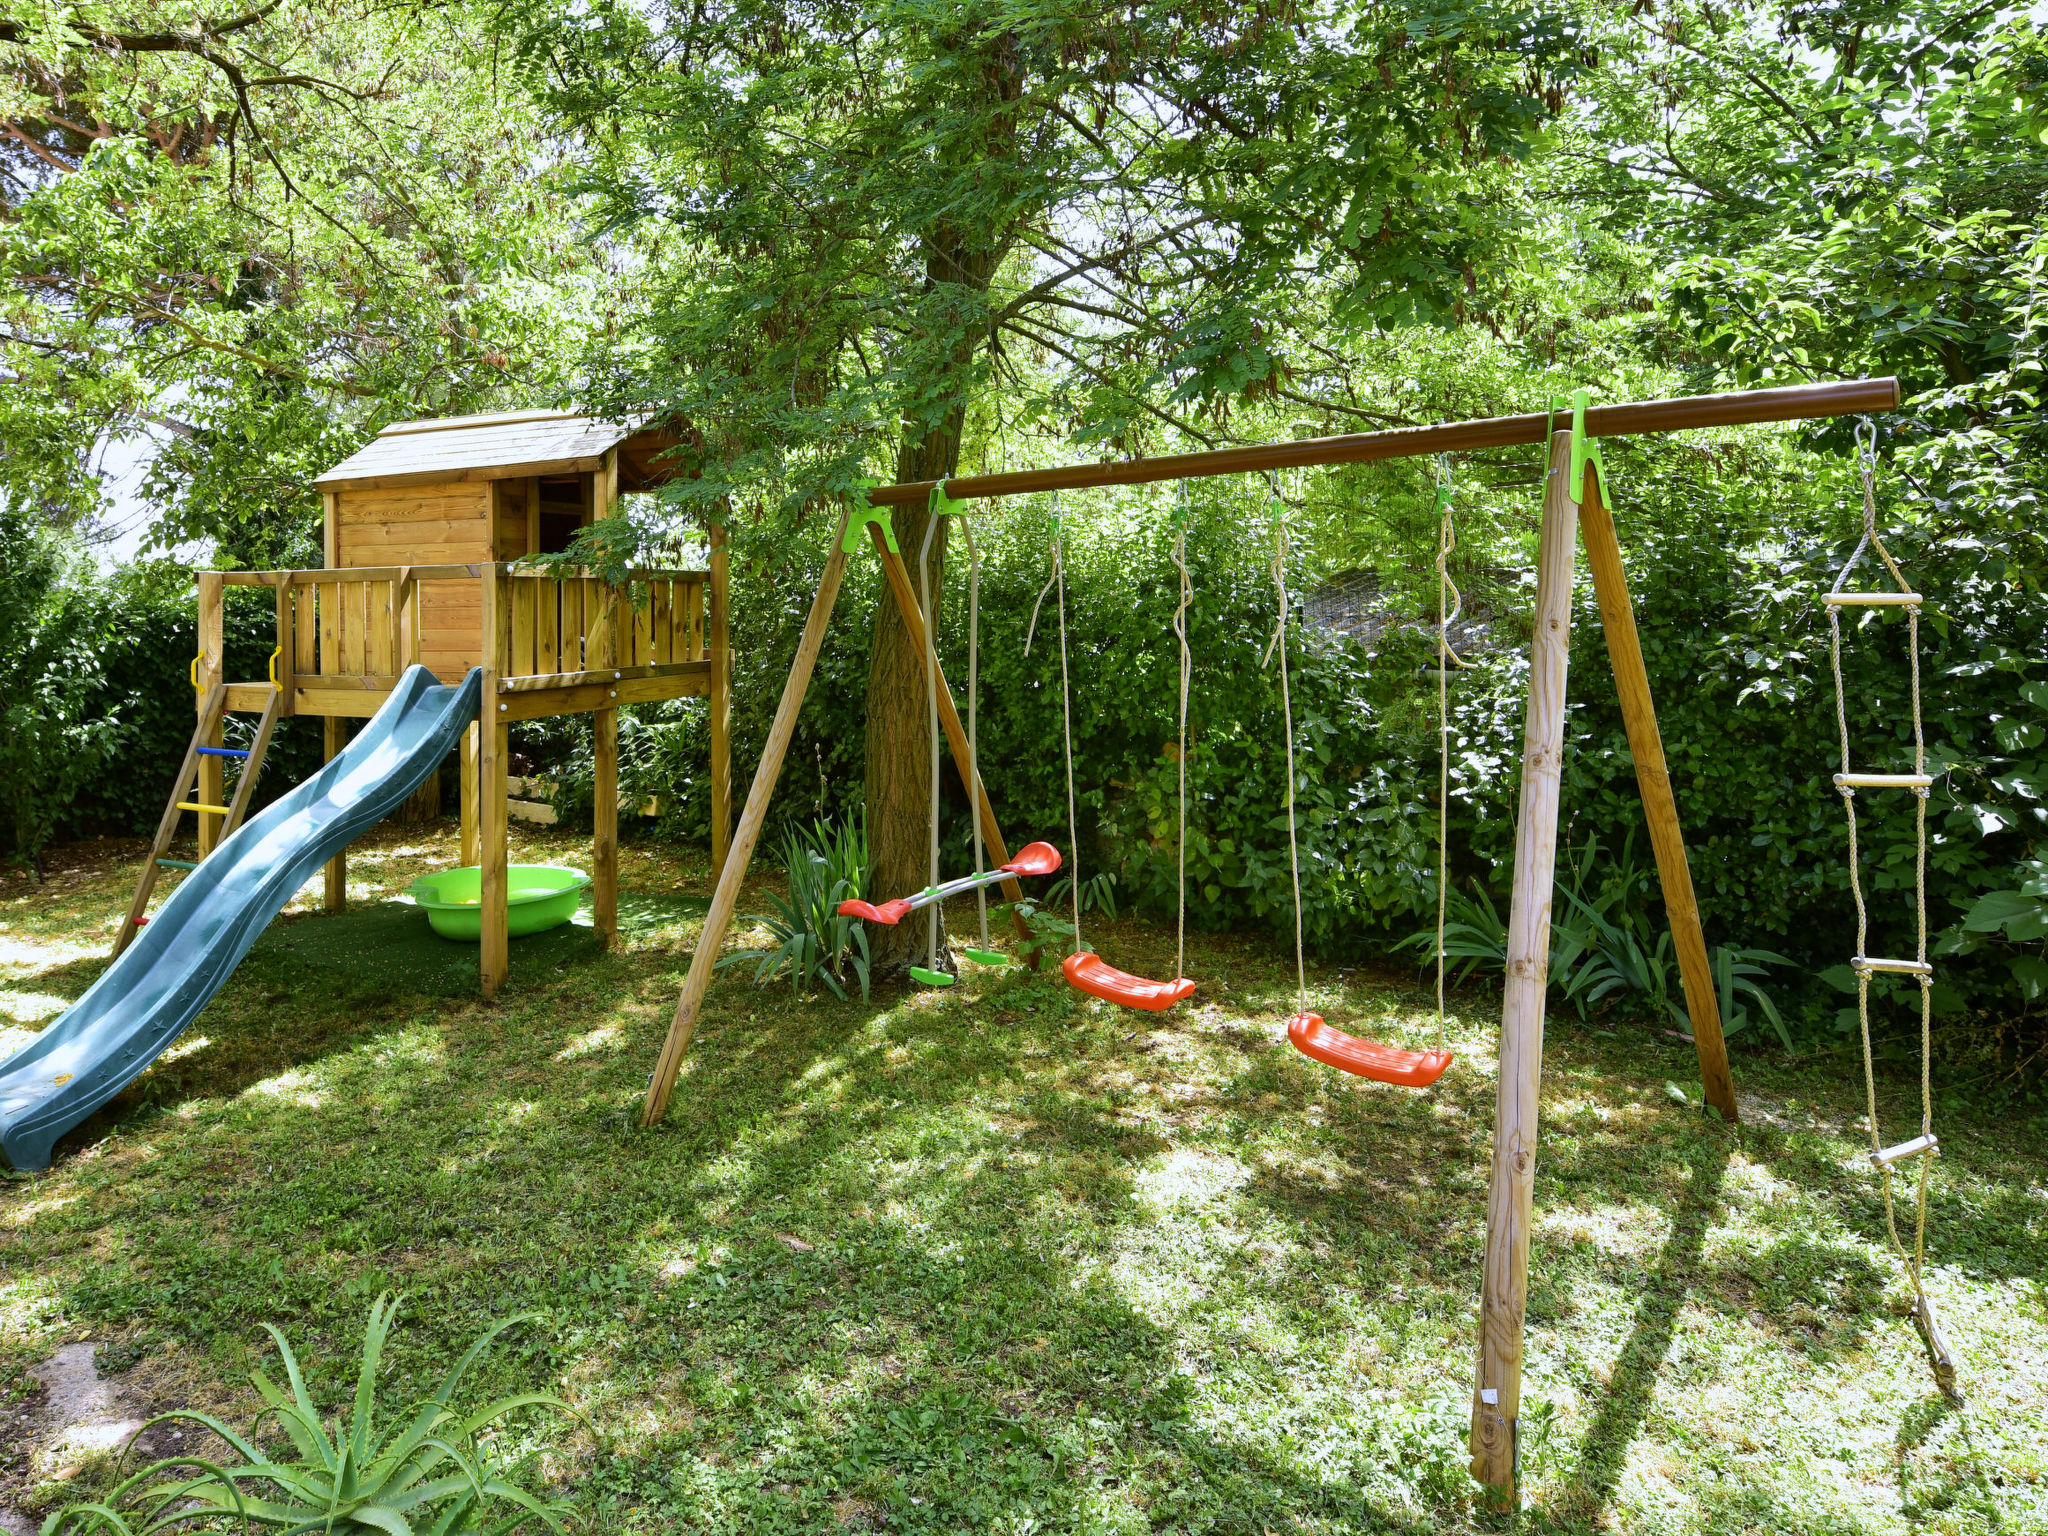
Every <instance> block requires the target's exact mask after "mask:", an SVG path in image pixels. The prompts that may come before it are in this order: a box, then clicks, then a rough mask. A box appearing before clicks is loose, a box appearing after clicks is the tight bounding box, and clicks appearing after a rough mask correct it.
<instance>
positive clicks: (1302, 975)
mask: <svg viewBox="0 0 2048 1536" xmlns="http://www.w3.org/2000/svg"><path fill="white" fill-rule="evenodd" d="M1270 506H1271V508H1272V510H1273V514H1274V516H1273V586H1274V588H1275V590H1277V591H1278V592H1279V594H1280V622H1279V623H1278V624H1276V625H1274V626H1273V638H1272V641H1271V642H1270V643H1269V644H1268V645H1267V646H1266V658H1265V661H1263V662H1262V663H1261V665H1262V666H1270V665H1271V664H1272V661H1273V652H1274V651H1275V650H1276V649H1277V650H1278V651H1279V652H1280V715H1281V719H1282V721H1283V722H1284V729H1285V730H1286V733H1287V873H1288V876H1289V878H1290V879H1291V880H1292V881H1293V883H1294V992H1295V1011H1296V1012H1297V1013H1307V1012H1308V962H1307V961H1306V959H1305V958H1304V956H1303V952H1302V942H1301V845H1300V842H1299V840H1298V838H1297V836H1296V832H1295V818H1294V699H1293V696H1292V695H1291V694H1290V692H1289V691H1288V684H1287V608H1288V602H1287V516H1286V511H1285V508H1284V507H1283V505H1282V503H1281V500H1280V497H1279V495H1278V494H1277V493H1275V495H1274V496H1273V498H1272V501H1271V503H1270Z"/></svg>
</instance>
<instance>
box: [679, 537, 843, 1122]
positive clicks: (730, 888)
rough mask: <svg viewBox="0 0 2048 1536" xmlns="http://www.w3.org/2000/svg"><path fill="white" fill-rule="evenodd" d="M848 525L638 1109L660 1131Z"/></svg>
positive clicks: (819, 633) (814, 605)
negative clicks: (645, 1094) (659, 1053)
mask: <svg viewBox="0 0 2048 1536" xmlns="http://www.w3.org/2000/svg"><path fill="white" fill-rule="evenodd" d="M845 537H846V518H845V516H844V515H842V516H841V517H840V519H839V526H838V531H837V532H835V533H834V534H833V535H832V551H831V554H830V556H829V557H828V558H827V559H826V561H825V574H824V575H823V576H822V577H820V578H819V581H818V595H817V596H816V597H814V598H812V599H811V616H810V617H809V618H808V619H806V620H805V621H804V633H803V638H802V639H801V640H799V641H798V642H797V647H796V658H795V660H793V661H792V662H791V663H790V667H789V677H788V678H787V679H786V680H785V681H784V682H783V685H782V700H781V702H780V703H779V704H777V705H776V706H775V720H774V723H773V724H772V725H770V726H769V727H768V744H767V745H766V746H765V747H764V748H763V749H762V751H761V765H760V767H758V768H756V769H755V770H754V782H753V785H752V786H751V787H750V788H749V789H748V790H747V804H746V808H745V809H744V810H742V811H741V812H740V824H739V826H738V828H737V829H736V830H735V831H734V833H733V840H732V847H731V848H730V849H729V850H727V852H726V856H725V862H724V864H722V865H721V866H720V867H719V871H718V884H717V886H716V888H715V889H713V891H712V893H711V910H710V911H709V912H707V913H705V914H704V929H703V931H702V932H701V933H699V934H698V935H697V948H696V949H695V951H693V952H692V953H691V955H690V973H689V975H688V976H686V977H685V978H684V979H683V995H682V996H681V997H679V998H678V999H676V1013H675V1017H674V1018H673V1019H672V1020H670V1022H669V1026H668V1038H667V1039H665V1040H663V1041H662V1044H661V1058H660V1060H658V1061H657V1062H656V1063H655V1066H654V1075H653V1076H652V1077H651V1078H649V1079H648V1080H647V1098H646V1101H645V1102H644V1103H643V1104H642V1105H641V1107H640V1123H641V1125H643V1126H650V1125H656V1124H658V1123H660V1120H661V1117H662V1116H663V1115H665V1114H666V1113H668V1097H669V1094H670V1092H671V1091H673V1090H674V1088H675V1084H676V1075H677V1074H678V1073H680V1072H681V1071H682V1070H683V1054H684V1052H686V1051H688V1050H689V1048H690V1036H691V1035H692V1034H693V1033H695V1031H696V1028H697V1013H698V1010H699V1009H700V1008H702V1007H703V1006H704V994H705V993H706V992H708V991H710V990H711V977H712V972H713V969H714V967H715V966H716V965H717V963H718V949H719V946H720V945H721V944H723V943H724V942H725V931H726V929H727V928H729V927H731V926H732V914H733V910H734V909H735V908H736V907H737V906H738V905H739V900H740V882H741V881H743V880H744V879H745V878H746V874H747V861H748V860H749V859H751V858H753V856H754V844H755V843H756V842H758V841H760V837H761V825H762V823H763V822H765V821H766V820H767V819H768V802H769V800H770V799H772V798H773V797H774V794H775V781H776V779H777V778H779V777H780V776H781V773H782V759H783V756H784V754H786V753H787V752H788V751H789V739H790V737H792V736H794V735H795V734H796V717H797V714H798V712H799V711H800V710H802V708H803V704H804V694H805V693H806V692H808V691H809V689H810V686H811V669H812V668H813V667H814V666H816V665H817V661H818V651H819V649H820V648H821V647H822V646H823V645H824V644H825V628H826V625H827V624H829V623H830V622H831V619H832V609H833V606H834V605H835V604H836V603H837V602H838V601H839V582H840V579H841V578H842V577H843V576H844V575H845V574H846V554H845V550H844V548H843V545H844V541H845Z"/></svg>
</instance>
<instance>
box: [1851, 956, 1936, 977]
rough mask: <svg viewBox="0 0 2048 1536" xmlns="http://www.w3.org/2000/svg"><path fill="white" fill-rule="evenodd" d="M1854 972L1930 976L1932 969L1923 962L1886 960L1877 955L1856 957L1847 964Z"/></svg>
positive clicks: (1932, 972)
mask: <svg viewBox="0 0 2048 1536" xmlns="http://www.w3.org/2000/svg"><path fill="white" fill-rule="evenodd" d="M1849 968H1850V969H1851V970H1856V971H1883V972H1887V973H1889V974H1892V975H1898V976H1932V975H1933V974H1934V967H1933V966H1931V965H1929V964H1928V963H1927V962H1926V961H1925V960H1887V959H1884V958H1883V957H1882V956H1879V955H1858V956H1856V957H1855V958H1854V959H1853V960H1851V961H1850V962H1849Z"/></svg>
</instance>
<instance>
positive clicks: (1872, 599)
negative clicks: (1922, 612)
mask: <svg viewBox="0 0 2048 1536" xmlns="http://www.w3.org/2000/svg"><path fill="white" fill-rule="evenodd" d="M1821 601H1822V602H1824V603H1826V604H1827V605H1828V606H1829V607H1830V608H1917V607H1919V606H1920V604H1922V603H1924V602H1925V601H1926V599H1925V598H1924V597H1922V596H1921V595H1920V594H1919V593H1918V592H1829V593H1826V594H1824V595H1823V596H1822V598H1821Z"/></svg>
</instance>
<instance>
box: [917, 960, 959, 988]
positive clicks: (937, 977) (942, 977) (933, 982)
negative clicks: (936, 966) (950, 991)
mask: <svg viewBox="0 0 2048 1536" xmlns="http://www.w3.org/2000/svg"><path fill="white" fill-rule="evenodd" d="M910 974H911V976H912V977H913V978H914V979H915V980H918V981H921V982H923V983H924V984H925V985H926V986H928V987H950V986H952V985H953V983H954V982H955V981H956V980H958V979H959V978H958V977H954V976H948V975H947V974H946V973H945V972H944V971H928V970H926V969H925V968H924V967H923V966H921V965H913V966H912V967H911V968H910Z"/></svg>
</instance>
